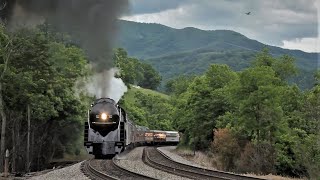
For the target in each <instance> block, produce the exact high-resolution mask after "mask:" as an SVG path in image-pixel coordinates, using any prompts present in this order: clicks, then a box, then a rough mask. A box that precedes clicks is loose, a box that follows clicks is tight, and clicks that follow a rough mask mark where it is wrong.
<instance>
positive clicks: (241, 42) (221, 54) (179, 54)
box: [117, 21, 318, 88]
mask: <svg viewBox="0 0 320 180" xmlns="http://www.w3.org/2000/svg"><path fill="white" fill-rule="evenodd" d="M120 26H121V32H120V36H119V37H120V38H119V41H118V45H117V46H119V47H123V48H125V49H126V50H127V51H128V53H129V55H130V56H134V57H138V58H140V59H144V60H145V61H147V62H149V63H150V64H152V65H153V66H154V67H155V68H156V69H157V70H158V71H160V73H161V75H162V76H163V80H164V82H165V81H167V80H168V78H172V77H174V76H176V75H180V74H199V73H203V71H204V70H206V69H207V67H208V66H209V65H210V64H212V63H224V64H228V65H230V66H231V67H232V68H233V69H234V70H240V69H242V68H244V67H247V66H248V65H249V64H250V61H251V60H252V58H253V57H254V55H255V53H257V52H259V51H261V50H262V49H263V48H264V47H267V48H268V49H269V50H270V53H271V54H272V55H274V56H281V55H283V54H288V55H291V56H293V57H295V58H296V64H297V66H298V67H299V69H300V72H301V73H300V75H299V77H297V78H296V80H295V82H296V83H298V84H299V85H300V87H302V88H308V87H310V86H311V84H312V82H305V79H306V80H310V79H312V72H314V71H315V70H316V68H317V64H318V54H317V53H306V52H303V51H299V50H288V49H282V48H279V47H275V46H268V45H265V44H263V43H260V42H258V41H256V40H252V39H249V38H247V37H245V36H244V35H242V34H240V33H237V32H234V31H230V30H214V31H204V30H200V29H196V28H191V27H189V28H184V29H174V28H170V27H167V26H164V25H160V24H146V23H136V22H130V21H120Z"/></svg>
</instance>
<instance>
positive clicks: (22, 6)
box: [0, 0, 128, 97]
mask: <svg viewBox="0 0 320 180" xmlns="http://www.w3.org/2000/svg"><path fill="white" fill-rule="evenodd" d="M2 1H4V0H1V2H2ZM5 3H6V8H5V9H4V10H3V11H1V13H0V17H1V19H2V20H5V21H7V24H8V26H9V27H10V28H16V27H20V26H29V25H35V24H39V23H41V22H43V21H44V20H46V21H47V22H48V23H50V24H52V25H53V26H55V27H56V28H58V30H59V31H61V32H66V33H68V34H70V35H71V36H72V37H73V39H75V40H77V41H78V43H79V44H80V45H81V47H82V48H84V49H85V50H86V52H87V54H88V57H89V59H90V62H91V64H92V67H93V69H94V71H95V72H96V73H97V74H101V75H102V76H103V77H102V79H105V80H106V81H108V79H109V80H110V79H112V77H105V76H108V75H109V74H113V73H107V72H106V71H109V70H110V69H111V68H112V67H113V60H112V44H113V42H114V40H115V39H114V38H115V37H116V33H117V25H116V21H117V19H118V17H119V16H121V15H122V14H123V13H125V12H126V10H127V9H128V0H7V1H6V2H5ZM1 4H4V3H0V6H1ZM0 8H1V7H0ZM107 84H110V83H109V82H105V83H101V84H98V86H99V87H97V88H100V89H101V90H102V93H101V95H98V96H102V97H103V96H106V95H107V94H108V93H107V92H103V91H107V90H108V89H109V88H108V87H105V86H106V85H107Z"/></svg>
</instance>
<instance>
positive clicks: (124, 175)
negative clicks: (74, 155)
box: [81, 158, 153, 180]
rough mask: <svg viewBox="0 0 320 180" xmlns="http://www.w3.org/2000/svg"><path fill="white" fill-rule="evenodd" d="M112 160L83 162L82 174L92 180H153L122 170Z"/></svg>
mask: <svg viewBox="0 0 320 180" xmlns="http://www.w3.org/2000/svg"><path fill="white" fill-rule="evenodd" d="M115 161H116V160H115V159H114V158H113V159H112V160H102V159H91V160H87V161H85V162H83V164H82V168H81V169H82V172H83V173H84V174H85V175H86V176H88V177H89V178H90V179H95V180H100V179H110V180H111V179H112V180H114V179H128V180H133V179H141V180H150V179H153V178H150V177H147V176H144V175H141V174H137V173H134V172H131V171H128V170H126V169H123V168H121V167H120V166H118V165H117V164H116V162H115Z"/></svg>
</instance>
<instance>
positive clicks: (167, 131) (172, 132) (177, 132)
mask: <svg viewBox="0 0 320 180" xmlns="http://www.w3.org/2000/svg"><path fill="white" fill-rule="evenodd" d="M165 132H166V133H179V132H178V131H165Z"/></svg>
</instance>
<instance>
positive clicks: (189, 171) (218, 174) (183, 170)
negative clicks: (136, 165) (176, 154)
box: [142, 147, 261, 180]
mask: <svg viewBox="0 0 320 180" xmlns="http://www.w3.org/2000/svg"><path fill="white" fill-rule="evenodd" d="M142 158H143V162H144V163H146V164H147V165H149V166H151V167H153V168H156V169H159V170H162V171H166V172H168V173H171V174H176V175H178V176H183V177H187V178H190V179H220V180H221V179H228V180H231V179H236V180H254V179H259V178H254V177H248V176H242V175H238V174H233V173H227V172H223V171H214V170H208V169H203V168H199V167H194V166H190V165H186V164H182V163H179V162H176V161H173V160H172V159H171V158H170V157H168V156H166V155H165V154H164V153H162V152H161V151H159V150H158V149H156V148H152V147H150V148H145V149H144V151H143V155H142ZM260 180H261V179H260Z"/></svg>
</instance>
